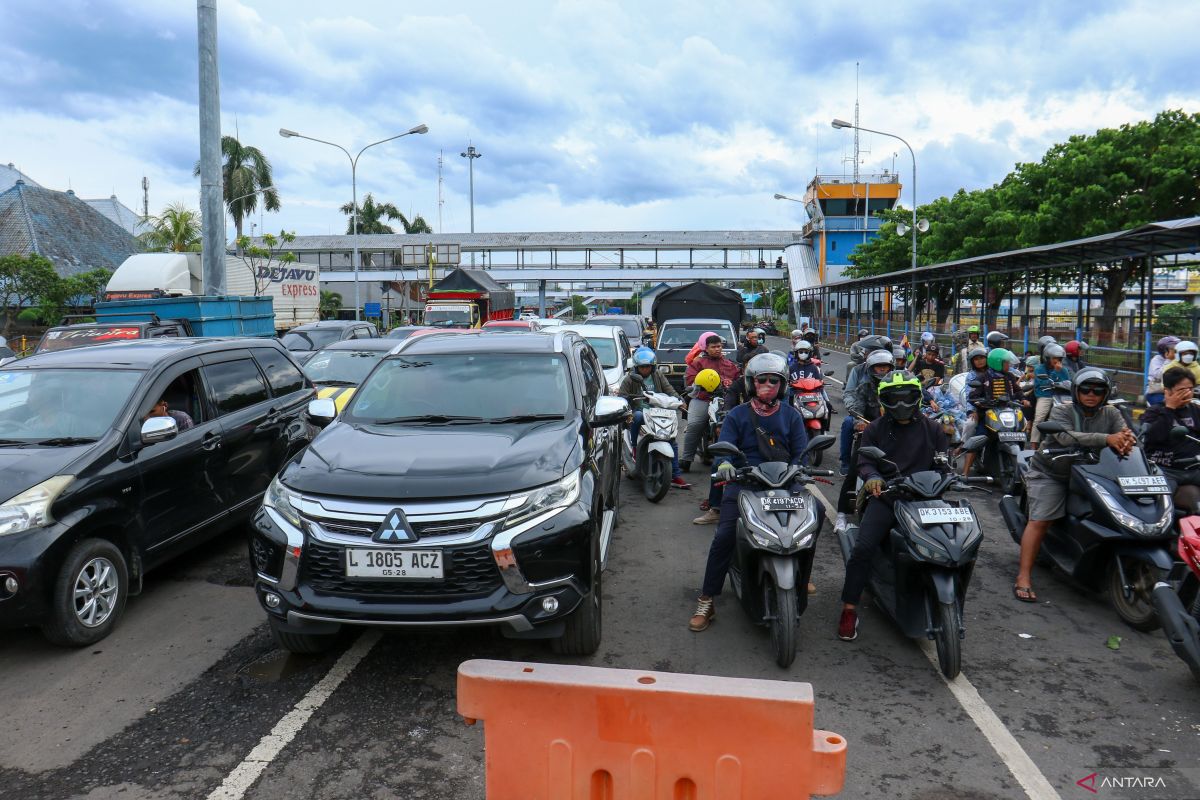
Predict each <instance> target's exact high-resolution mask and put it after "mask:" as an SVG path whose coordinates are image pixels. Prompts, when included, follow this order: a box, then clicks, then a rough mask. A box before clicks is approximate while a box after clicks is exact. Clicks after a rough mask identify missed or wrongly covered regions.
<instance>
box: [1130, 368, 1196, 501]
mask: <svg viewBox="0 0 1200 800" xmlns="http://www.w3.org/2000/svg"><path fill="white" fill-rule="evenodd" d="M1162 382H1163V388H1164V389H1165V390H1166V391H1165V392H1164V393H1163V394H1164V397H1163V402H1162V404H1161V405H1156V406H1151V407H1150V408H1148V409H1146V413H1145V414H1143V415H1142V438H1143V440H1144V441H1145V445H1146V452H1147V454H1148V455H1149V457H1150V460H1151V461H1153V462H1154V463H1156V464H1158V466H1159V468H1160V469H1162V471H1163V474H1164V475H1166V476H1167V480H1168V481H1170V482H1171V488H1172V490H1173V491H1174V494H1175V507H1176V508H1179V509H1182V510H1184V511H1186V512H1187V513H1189V514H1200V469H1172V464H1174V463H1175V461H1176V459H1181V458H1194V457H1196V456H1200V442H1197V438H1200V406H1197V405H1196V404H1195V403H1193V402H1192V390H1193V389H1195V388H1196V381H1195V379H1194V378H1193V377H1192V376H1191V373H1189V372H1187V371H1185V370H1181V369H1173V370H1170V371H1168V372H1165V373H1163V379H1162ZM1176 425H1182V426H1183V427H1185V428H1187V430H1188V433H1189V434H1191V435H1190V436H1185V437H1183V438H1180V439H1176V438H1174V437H1173V436H1171V429H1172V428H1174V427H1175V426H1176Z"/></svg>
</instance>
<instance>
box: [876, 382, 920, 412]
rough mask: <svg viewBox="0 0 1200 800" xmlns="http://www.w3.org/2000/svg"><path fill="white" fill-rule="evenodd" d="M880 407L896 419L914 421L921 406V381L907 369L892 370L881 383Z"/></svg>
mask: <svg viewBox="0 0 1200 800" xmlns="http://www.w3.org/2000/svg"><path fill="white" fill-rule="evenodd" d="M879 405H881V406H883V408H884V409H885V410H886V411H887V412H888V413H889V414H891V415H892V417H893V418H894V419H898V420H900V421H904V420H909V419H912V418H913V415H914V414H916V413H917V409H918V408H919V407H920V405H921V381H920V380H919V379H918V378H917V376H916V375H914V374H912V373H911V372H909V371H908V370H906V369H897V370H892V371H891V372H889V373H888V374H887V375H884V376H883V378H881V379H880V381H879Z"/></svg>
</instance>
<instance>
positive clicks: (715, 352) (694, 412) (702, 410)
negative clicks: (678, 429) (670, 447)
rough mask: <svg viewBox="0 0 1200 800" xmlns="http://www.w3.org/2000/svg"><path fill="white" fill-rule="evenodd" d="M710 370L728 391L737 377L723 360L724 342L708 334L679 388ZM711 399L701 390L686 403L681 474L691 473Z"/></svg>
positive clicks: (706, 422)
mask: <svg viewBox="0 0 1200 800" xmlns="http://www.w3.org/2000/svg"><path fill="white" fill-rule="evenodd" d="M706 369H711V370H713V371H714V372H716V373H717V374H718V375H720V376H721V385H722V386H724V387H725V388H726V389H728V388H729V387H730V386H732V385H733V382H734V380H735V379H737V376H738V372H739V370H738V367H737V364H734V363H733V362H732V361H730V360H729V359H728V358H726V357H725V342H724V341H723V340H722V339H721V337H720V336H718V335H717V334H715V333H713V334H710V335H709V337H708V339H707V340H705V343H704V352H703V353H701V354H700V355H698V356H696V357H695V358H693V359H692V363H691V364H688V368H687V372H685V373H684V375H683V385H684V386H685V387H687V388H689V389H690V388H691V387H693V386H694V385H695V383H696V376H697V375H699V374H700V372H701V371H702V370H706ZM714 396H715V393H714V392H708V391H705V390H704V388H703V387H700V388H699V389H695V390H694V391H693V394H692V398H691V400H690V401H689V402H688V410H687V423H688V424H687V430H686V431H684V433H683V453H682V454H680V458H679V465H680V466H681V467H682V468H683V471H684V472H689V471H691V469H692V459H693V458H694V457H695V455H696V446H697V445H698V444H699V443H700V437H701V435H703V433H704V430H705V429H706V428H707V427H708V404H709V401H711V400H712V399H713V397H714Z"/></svg>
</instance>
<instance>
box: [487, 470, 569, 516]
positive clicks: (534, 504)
mask: <svg viewBox="0 0 1200 800" xmlns="http://www.w3.org/2000/svg"><path fill="white" fill-rule="evenodd" d="M578 499H579V471H578V470H575V471H572V472H571V474H570V475H568V476H567V477H565V478H563V479H562V480H561V481H558V482H557V483H551V484H549V485H546V486H543V487H541V488H540V489H535V490H533V491H532V492H530V493H529V494H527V495H525V497H524V498H523V499H519V502H520V505H518V506H517V507H516V508H515V509H513V510H512V511H510V512H509V514H508V517H507V518H506V519H505V520H504V527H505V528H511V527H513V526H514V525H519V524H520V523H522V522H524V521H525V520H528V519H532V518H533V517H536V516H538V515H540V514H544V513H546V512H547V511H552V510H554V509H556V508H566V507H567V506H569V505H571V504H572V503H574V502H575V501H576V500H578Z"/></svg>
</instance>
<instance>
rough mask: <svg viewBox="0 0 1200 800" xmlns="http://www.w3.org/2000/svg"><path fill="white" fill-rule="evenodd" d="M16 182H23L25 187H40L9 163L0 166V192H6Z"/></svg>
mask: <svg viewBox="0 0 1200 800" xmlns="http://www.w3.org/2000/svg"><path fill="white" fill-rule="evenodd" d="M17 181H25V184H26V185H27V186H41V184H40V183H38V182H37V181H35V180H34V179H33V178H31V177H29V176H28V175H26V174H25V173H24V172H21V170H19V169H17V168H16V167H15V166H14V165H13V163H12V162H11V161H10V162H9V163H7V164H0V192H7V191H8V190H9V189H11V188H12V187H13V184H15V183H16V182H17Z"/></svg>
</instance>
